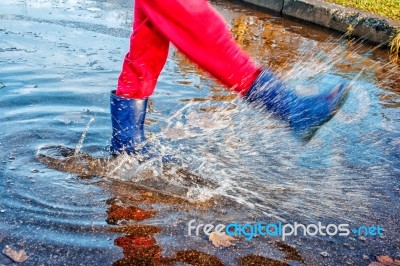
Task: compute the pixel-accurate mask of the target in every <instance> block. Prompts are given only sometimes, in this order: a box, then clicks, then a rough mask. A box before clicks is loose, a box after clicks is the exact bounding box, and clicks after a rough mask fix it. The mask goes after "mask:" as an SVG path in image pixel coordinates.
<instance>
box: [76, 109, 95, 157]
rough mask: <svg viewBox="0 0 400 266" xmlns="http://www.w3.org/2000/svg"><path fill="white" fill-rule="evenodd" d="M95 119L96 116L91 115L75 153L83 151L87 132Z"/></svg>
mask: <svg viewBox="0 0 400 266" xmlns="http://www.w3.org/2000/svg"><path fill="white" fill-rule="evenodd" d="M93 121H94V116H90V119H89V122H88V123H87V125H86V127H85V130H84V131H83V132H82V136H81V138H80V139H79V142H78V144H77V145H76V147H75V153H74V155H78V154H79V153H80V152H81V149H82V146H83V141H84V140H85V137H86V134H87V132H88V131H89V127H90V124H91V123H92V122H93Z"/></svg>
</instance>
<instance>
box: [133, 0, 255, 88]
mask: <svg viewBox="0 0 400 266" xmlns="http://www.w3.org/2000/svg"><path fill="white" fill-rule="evenodd" d="M135 5H136V6H139V8H140V9H141V11H143V12H144V13H145V14H146V16H147V17H148V19H149V20H150V21H151V24H152V25H154V26H155V27H156V28H157V29H158V30H159V31H160V32H162V34H163V35H164V36H166V37H167V38H168V39H169V40H170V41H171V42H172V43H173V44H174V45H175V46H176V47H177V48H178V49H179V50H181V51H182V52H183V53H184V54H185V55H186V56H187V57H188V58H189V59H190V60H192V61H193V62H194V63H196V64H197V65H198V66H200V67H201V68H203V69H204V70H206V71H207V72H209V73H210V74H211V75H212V76H214V77H215V78H217V79H218V80H219V81H220V82H222V83H223V84H224V85H226V86H227V87H228V88H230V89H232V90H235V91H237V92H240V93H241V94H245V93H246V92H247V90H248V89H249V88H250V86H251V84H252V83H253V82H254V80H255V79H256V78H257V76H258V74H259V73H260V71H261V70H260V67H259V66H257V64H256V63H255V62H254V61H252V60H251V59H250V57H249V56H248V55H247V54H246V53H244V52H243V51H242V50H241V48H240V47H239V45H238V44H236V42H235V41H234V39H233V37H232V35H231V34H230V32H229V30H228V28H227V26H226V23H225V21H224V20H223V18H222V17H221V16H220V15H219V14H218V13H217V12H216V11H215V10H214V9H213V8H212V7H211V5H210V4H209V3H208V1H206V0H190V1H186V0H136V2H135ZM144 42H145V44H144V46H147V45H150V41H149V40H144ZM151 46H153V44H151ZM147 52H148V53H149V54H150V55H149V56H151V52H152V51H150V50H148V51H147ZM154 60H159V59H158V57H155V58H154ZM163 63H164V61H163ZM143 67H145V68H147V66H143Z"/></svg>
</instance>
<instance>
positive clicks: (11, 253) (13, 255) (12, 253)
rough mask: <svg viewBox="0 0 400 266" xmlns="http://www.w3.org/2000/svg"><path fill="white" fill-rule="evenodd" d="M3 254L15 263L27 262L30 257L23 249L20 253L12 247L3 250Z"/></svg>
mask: <svg viewBox="0 0 400 266" xmlns="http://www.w3.org/2000/svg"><path fill="white" fill-rule="evenodd" d="M3 253H4V254H5V255H6V256H7V257H9V258H10V259H12V260H13V261H15V262H24V261H26V260H27V259H28V258H29V257H28V256H27V255H26V252H25V250H23V249H21V250H19V251H16V250H13V249H12V248H11V247H10V246H6V247H5V248H4V249H3Z"/></svg>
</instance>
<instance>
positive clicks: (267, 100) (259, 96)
mask: <svg viewBox="0 0 400 266" xmlns="http://www.w3.org/2000/svg"><path fill="white" fill-rule="evenodd" d="M289 84H290V86H291V87H293V88H288V87H286V85H285V84H283V82H282V81H281V80H280V79H279V78H278V77H277V76H275V75H274V74H273V73H272V72H270V71H269V70H267V69H264V70H263V71H262V72H261V73H260V75H259V76H258V78H257V79H256V80H255V81H254V83H253V85H252V86H251V88H250V89H249V91H248V92H247V93H246V95H245V96H244V98H245V99H246V100H247V101H248V102H251V103H254V104H255V105H256V106H257V107H259V108H261V109H263V110H266V111H269V112H272V113H273V114H275V115H276V116H277V117H278V118H280V119H282V120H284V121H287V122H288V123H289V125H290V127H291V129H292V130H293V133H294V134H295V135H296V136H297V137H300V138H301V139H303V140H306V141H308V140H310V139H311V138H312V137H313V136H314V134H315V133H316V132H317V130H318V129H319V128H320V127H321V126H322V125H323V124H325V123H326V122H328V121H329V120H330V119H331V118H332V117H333V116H334V115H335V114H336V112H337V111H338V110H339V109H340V107H341V106H342V105H343V104H344V102H345V101H346V99H347V96H348V93H349V83H348V81H347V80H346V79H344V78H341V77H339V76H336V75H331V74H319V75H316V76H314V77H310V78H299V79H296V80H293V81H289ZM294 87H296V88H297V87H303V88H307V87H317V88H318V91H317V93H314V94H313V95H299V94H297V93H296V91H295V90H294Z"/></svg>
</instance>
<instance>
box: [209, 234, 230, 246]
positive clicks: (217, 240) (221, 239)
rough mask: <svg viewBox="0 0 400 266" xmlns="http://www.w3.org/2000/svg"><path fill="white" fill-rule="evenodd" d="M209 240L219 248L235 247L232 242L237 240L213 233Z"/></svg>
mask: <svg viewBox="0 0 400 266" xmlns="http://www.w3.org/2000/svg"><path fill="white" fill-rule="evenodd" d="M208 239H209V240H210V241H211V242H212V244H213V245H214V246H215V247H217V248H219V247H230V246H234V245H235V244H233V243H232V242H231V241H235V240H236V238H234V237H232V236H228V235H227V234H225V233H217V232H213V233H211V235H210V237H209V238H208Z"/></svg>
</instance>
